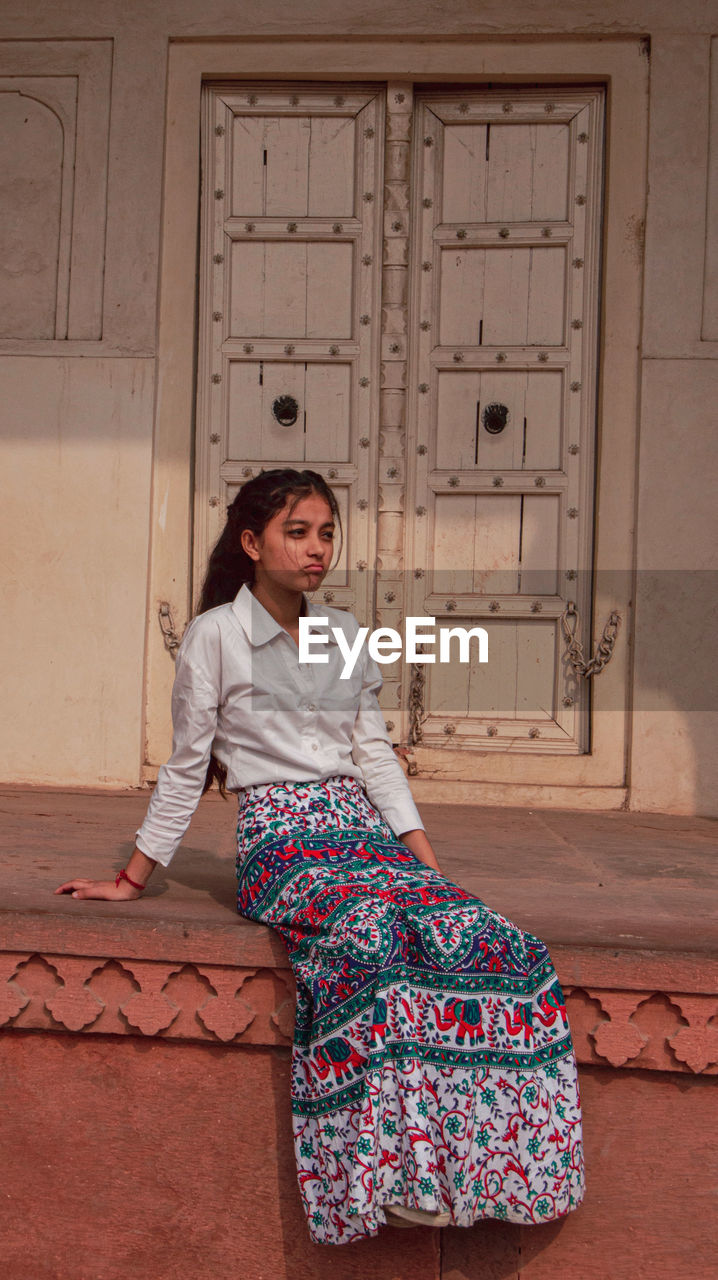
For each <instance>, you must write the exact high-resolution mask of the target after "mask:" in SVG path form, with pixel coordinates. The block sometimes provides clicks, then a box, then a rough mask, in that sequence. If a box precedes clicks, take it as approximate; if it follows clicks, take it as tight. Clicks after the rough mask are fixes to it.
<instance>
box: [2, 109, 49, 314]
mask: <svg viewBox="0 0 718 1280" xmlns="http://www.w3.org/2000/svg"><path fill="white" fill-rule="evenodd" d="M64 154H65V131H64V128H63V125H62V122H61V121H60V119H59V118H58V116H57V114H56V113H55V112H54V111H53V110H52V109H51V108H50V107H48V106H47V105H46V104H45V103H43V102H40V101H39V100H38V99H36V98H31V97H28V96H26V95H25V94H22V93H18V92H0V337H1V338H54V337H55V336H56V330H57V311H58V269H59V266H60V253H61V230H62V204H63V200H62V196H63V168H64Z"/></svg>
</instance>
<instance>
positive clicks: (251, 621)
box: [232, 582, 337, 648]
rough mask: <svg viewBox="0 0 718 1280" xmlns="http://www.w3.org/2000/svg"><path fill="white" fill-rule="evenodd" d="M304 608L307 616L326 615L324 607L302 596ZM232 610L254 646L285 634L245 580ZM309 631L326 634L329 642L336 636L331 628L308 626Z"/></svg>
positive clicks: (334, 640)
mask: <svg viewBox="0 0 718 1280" xmlns="http://www.w3.org/2000/svg"><path fill="white" fill-rule="evenodd" d="M304 608H305V612H306V614H307V616H308V617H310V618H316V617H326V609H324V610H323V609H321V608H320V607H319V606H318V605H315V604H314V603H313V602H312V601H311V600H307V597H306V596H304ZM232 612H233V613H234V615H235V617H236V618H238V619H239V621H240V623H241V624H242V627H243V628H244V631H245V632H246V634H247V639H248V640H249V643H250V644H251V645H253V646H254V648H256V647H257V646H258V645H262V644H266V643H267V641H268V640H273V639H274V637H275V636H278V635H286V634H287V632H286V631H285V630H284V627H283V626H281V624H280V623H279V622H277V620H276V618H273V617H272V615H271V613H268V611H267V610H266V609H265V607H264V605H263V604H260V602H259V600H258V599H257V598H256V596H253V595H252V592H251V591H250V589H249V586H248V584H247V583H246V582H244V583H243V584H242V586H241V587H240V589H239V591H238V592H237V595H236V596H235V598H234V600H233V601H232ZM309 630H310V631H317V632H319V633H320V634H322V635H325V636H327V638H328V640H329V644H336V643H337V641H336V638H335V636H334V634H333V632H332V631H331V630H329V631H328V630H327V628H326V627H314V626H310V628H309Z"/></svg>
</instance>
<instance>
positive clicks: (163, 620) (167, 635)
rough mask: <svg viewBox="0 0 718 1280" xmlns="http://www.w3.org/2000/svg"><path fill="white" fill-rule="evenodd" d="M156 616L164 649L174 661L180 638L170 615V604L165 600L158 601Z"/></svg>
mask: <svg viewBox="0 0 718 1280" xmlns="http://www.w3.org/2000/svg"><path fill="white" fill-rule="evenodd" d="M157 616H158V617H159V620H160V630H161V632H162V638H163V640H164V642H165V649H166V650H167V652H168V653H169V654H170V657H171V658H172V661H173V662H174V660H175V658H176V656H177V650H178V649H179V647H180V638H179V636H178V635H177V630H176V628H175V623H174V618H173V617H172V610H171V609H170V606H169V603H168V602H167V600H162V601H160V607H159V609H158V610H157Z"/></svg>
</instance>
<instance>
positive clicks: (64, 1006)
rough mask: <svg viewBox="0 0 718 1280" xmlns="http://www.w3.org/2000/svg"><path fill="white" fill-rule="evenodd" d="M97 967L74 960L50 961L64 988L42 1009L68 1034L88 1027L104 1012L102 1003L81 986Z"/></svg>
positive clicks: (65, 957)
mask: <svg viewBox="0 0 718 1280" xmlns="http://www.w3.org/2000/svg"><path fill="white" fill-rule="evenodd" d="M100 966H101V962H100V961H97V960H85V959H81V958H79V957H77V956H56V957H55V958H54V959H53V967H54V968H55V969H56V970H57V973H58V976H59V977H60V978H61V979H62V982H63V984H64V985H63V986H62V987H60V988H59V990H58V991H56V992H55V994H54V995H52V996H50V998H49V1000H46V1001H45V1008H46V1009H47V1011H48V1013H50V1014H51V1015H52V1017H53V1018H54V1019H55V1022H59V1023H60V1024H61V1025H62V1026H63V1027H66V1028H67V1030H68V1031H82V1030H83V1029H84V1028H85V1027H88V1026H91V1024H92V1023H93V1022H96V1021H97V1019H98V1018H99V1016H100V1014H101V1013H102V1012H103V1010H104V1008H105V1004H104V1001H103V1000H101V999H100V998H99V996H97V995H96V994H95V992H94V991H91V990H90V988H89V987H88V986H86V985H85V984H86V982H87V981H88V979H90V978H91V977H92V974H93V973H94V971H95V970H96V969H98V968H100Z"/></svg>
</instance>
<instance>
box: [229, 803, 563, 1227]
mask: <svg viewBox="0 0 718 1280" xmlns="http://www.w3.org/2000/svg"><path fill="white" fill-rule="evenodd" d="M237 839H238V854H237V877H238V897H237V908H238V911H239V912H240V913H241V914H242V915H243V916H246V917H247V918H249V919H251V920H257V921H259V922H261V923H262V924H266V925H270V926H271V927H272V928H274V929H276V930H277V932H278V933H279V934H280V935H281V937H282V938H283V940H284V942H285V944H286V946H287V950H288V953H289V959H290V962H291V965H292V969H293V971H294V975H295V978H296V982H297V1014H296V1026H295V1032H294V1044H293V1048H292V1069H291V1095H292V1124H293V1131H294V1146H295V1154H296V1161H297V1172H298V1177H299V1188H300V1192H301V1197H302V1202H303V1205H304V1209H305V1213H306V1215H307V1222H308V1226H309V1232H310V1235H311V1238H312V1240H314V1241H315V1242H317V1243H324V1244H343V1243H347V1242H349V1241H351V1240H355V1239H357V1238H360V1237H362V1236H367V1235H376V1233H377V1231H378V1229H379V1227H380V1226H382V1225H383V1224H384V1223H385V1221H386V1219H385V1216H384V1212H383V1206H384V1205H387V1204H392V1203H397V1204H403V1205H409V1206H412V1207H414V1208H418V1209H427V1210H430V1211H432V1210H433V1211H438V1210H442V1209H448V1210H449V1211H450V1213H451V1222H452V1224H453V1225H455V1226H466V1227H468V1226H470V1225H471V1223H472V1222H475V1221H476V1220H477V1219H480V1218H500V1219H503V1220H505V1221H508V1222H521V1223H540V1222H548V1221H550V1220H551V1219H553V1218H557V1217H561V1216H562V1215H564V1214H566V1213H568V1212H569V1211H570V1210H571V1209H573V1208H575V1207H576V1206H577V1205H578V1204H579V1203H580V1202H581V1200H582V1198H583V1185H584V1179H583V1155H582V1143H581V1112H580V1100H579V1091H578V1082H577V1076H576V1062H575V1058H574V1053H573V1047H572V1042H571V1036H570V1031H569V1027H568V1019H567V1017H566V1009H565V1005H564V1001H563V995H562V992H561V987H560V986H559V983H558V979H557V977H556V973H555V970H554V968H553V965H552V963H551V960H550V957H549V954H548V952H547V950H546V948H545V946H544V945H543V943H541V942H540V941H539V940H538V939H537V938H535V937H533V936H532V935H531V934H530V933H526V932H525V931H523V930H521V929H519V928H518V927H517V926H516V925H514V924H512V923H511V922H510V921H508V920H506V919H505V918H504V917H503V916H501V915H498V914H497V913H496V912H493V911H490V910H489V909H488V908H487V907H486V906H485V904H484V903H483V902H482V901H481V899H479V898H477V897H475V896H474V895H473V894H470V893H468V892H467V891H466V890H465V889H462V888H460V887H459V886H458V885H456V884H454V883H453V882H452V881H451V880H448V879H447V878H446V877H445V876H444V875H442V874H441V873H440V872H438V871H435V870H434V869H433V868H432V867H428V866H426V864H425V863H423V862H421V861H420V859H418V858H417V857H415V855H414V854H413V853H411V851H410V850H409V849H407V847H406V845H404V844H402V842H401V841H400V840H399V839H398V838H397V837H396V836H395V835H394V833H393V832H392V831H391V829H390V828H389V827H388V826H387V824H386V823H385V822H384V820H383V819H382V817H381V815H380V813H379V812H378V811H377V810H376V809H375V808H374V807H373V805H372V804H371V803H370V802H369V800H368V799H367V797H366V794H365V792H364V790H363V788H362V787H361V785H360V783H359V782H358V781H356V780H355V779H354V778H349V777H334V778H329V779H327V780H326V781H322V782H307V783H279V784H266V785H263V786H255V787H249V788H247V790H245V791H243V792H241V793H240V801H239V821H238V829H237Z"/></svg>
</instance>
